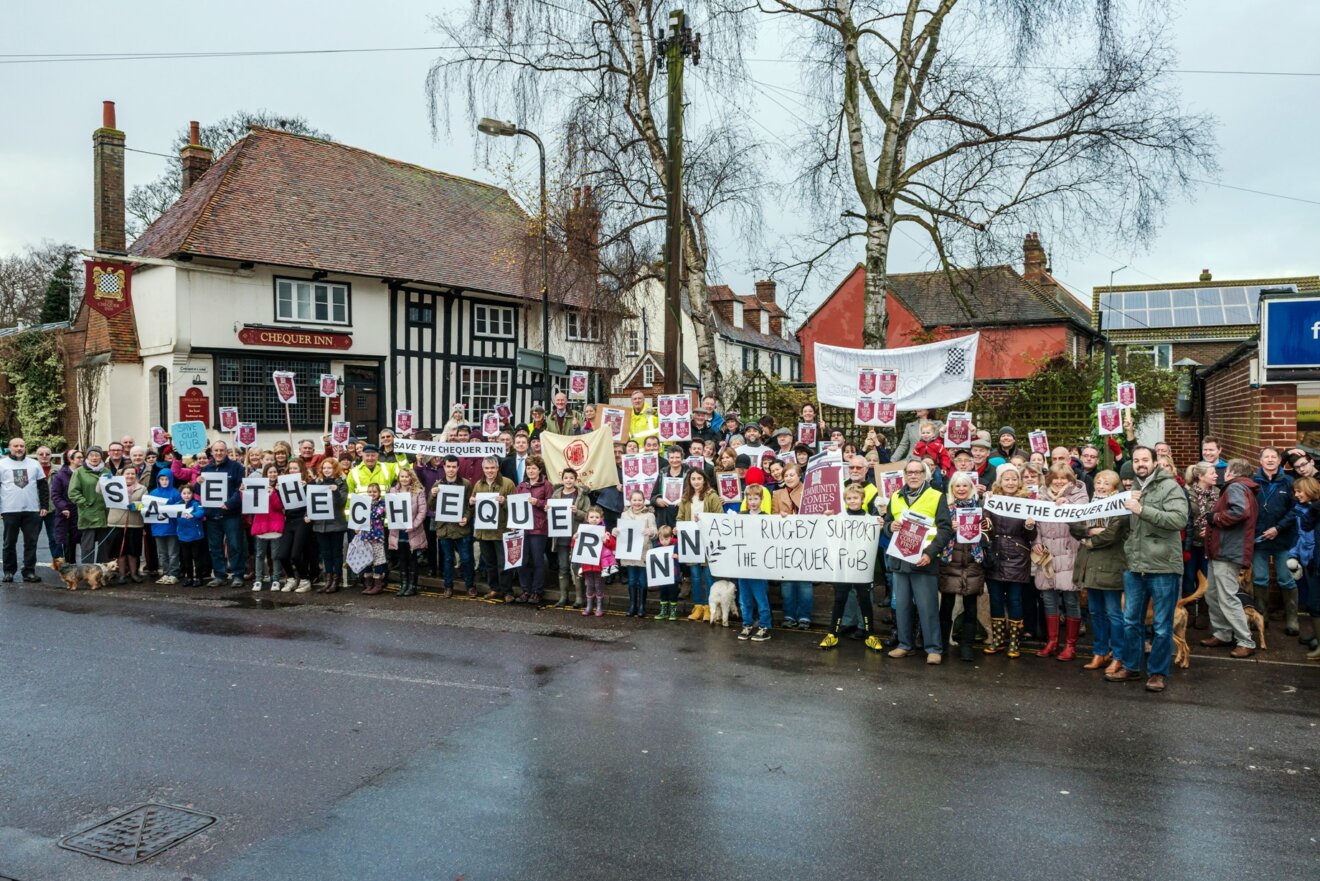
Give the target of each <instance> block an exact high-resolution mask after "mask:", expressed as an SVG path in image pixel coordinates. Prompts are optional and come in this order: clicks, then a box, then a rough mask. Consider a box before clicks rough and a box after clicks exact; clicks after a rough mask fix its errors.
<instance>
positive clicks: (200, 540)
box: [174, 483, 210, 587]
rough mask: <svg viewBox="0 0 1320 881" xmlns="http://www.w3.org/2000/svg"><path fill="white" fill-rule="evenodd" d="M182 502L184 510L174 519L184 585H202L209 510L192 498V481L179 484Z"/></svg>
mask: <svg viewBox="0 0 1320 881" xmlns="http://www.w3.org/2000/svg"><path fill="white" fill-rule="evenodd" d="M178 493H179V503H180V504H181V505H183V511H182V513H180V514H179V516H178V517H177V518H176V519H175V520H174V529H175V532H176V536H177V538H178V547H179V574H180V575H182V576H183V586H184V587H201V586H202V576H203V575H204V574H205V573H206V571H207V570H206V566H207V563H208V561H209V560H210V551H208V550H207V547H206V509H205V508H203V507H202V503H201V502H199V501H197V499H195V498H193V488H192V485H191V484H187V483H185V484H184V485H183V486H181V487H179V489H178Z"/></svg>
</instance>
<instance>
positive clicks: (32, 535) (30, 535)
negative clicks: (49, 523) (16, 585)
mask: <svg viewBox="0 0 1320 881" xmlns="http://www.w3.org/2000/svg"><path fill="white" fill-rule="evenodd" d="M4 522H5V574H6V575H14V574H16V573H17V572H18V536H19V533H22V534H23V574H24V575H36V574H37V538H38V537H39V536H40V535H41V515H40V514H38V513H37V512H36V511H13V512H10V513H6V514H5V515H4Z"/></svg>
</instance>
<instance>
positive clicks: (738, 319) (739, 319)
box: [733, 300, 743, 327]
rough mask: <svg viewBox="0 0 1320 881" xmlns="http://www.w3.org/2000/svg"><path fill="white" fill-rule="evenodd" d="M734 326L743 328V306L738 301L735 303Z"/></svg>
mask: <svg viewBox="0 0 1320 881" xmlns="http://www.w3.org/2000/svg"><path fill="white" fill-rule="evenodd" d="M733 326H734V327H742V326H743V304H742V303H739V302H738V301H737V300H735V301H734V303H733Z"/></svg>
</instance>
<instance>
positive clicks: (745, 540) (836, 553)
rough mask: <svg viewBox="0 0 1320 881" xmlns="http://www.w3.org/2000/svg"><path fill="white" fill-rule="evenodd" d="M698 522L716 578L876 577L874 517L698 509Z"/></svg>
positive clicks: (859, 579)
mask: <svg viewBox="0 0 1320 881" xmlns="http://www.w3.org/2000/svg"><path fill="white" fill-rule="evenodd" d="M698 522H699V524H700V526H701V529H702V539H703V543H704V544H705V549H706V560H707V561H708V562H709V564H710V571H711V574H712V575H714V576H715V577H716V578H769V579H779V580H784V579H790V580H793V581H835V582H849V583H862V584H870V583H871V582H872V579H873V578H874V576H875V567H876V557H877V551H878V549H879V546H880V523H879V521H878V520H877V518H875V517H850V516H848V515H842V516H832V517H806V516H801V515H797V516H791V517H786V516H777V515H758V516H755V517H745V516H741V515H737V514H702V515H701V520H700V521H698Z"/></svg>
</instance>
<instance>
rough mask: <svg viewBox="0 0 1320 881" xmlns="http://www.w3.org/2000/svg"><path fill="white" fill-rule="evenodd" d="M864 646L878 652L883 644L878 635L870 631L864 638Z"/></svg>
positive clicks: (882, 647)
mask: <svg viewBox="0 0 1320 881" xmlns="http://www.w3.org/2000/svg"><path fill="white" fill-rule="evenodd" d="M866 647H867V648H869V649H871V650H872V651H876V652H878V651H883V650H884V647H885V644H884V641H883V640H881V639H880V637H878V636H876V635H875V634H874V633H872V634H871V635H870V636H868V637H867V638H866Z"/></svg>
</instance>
